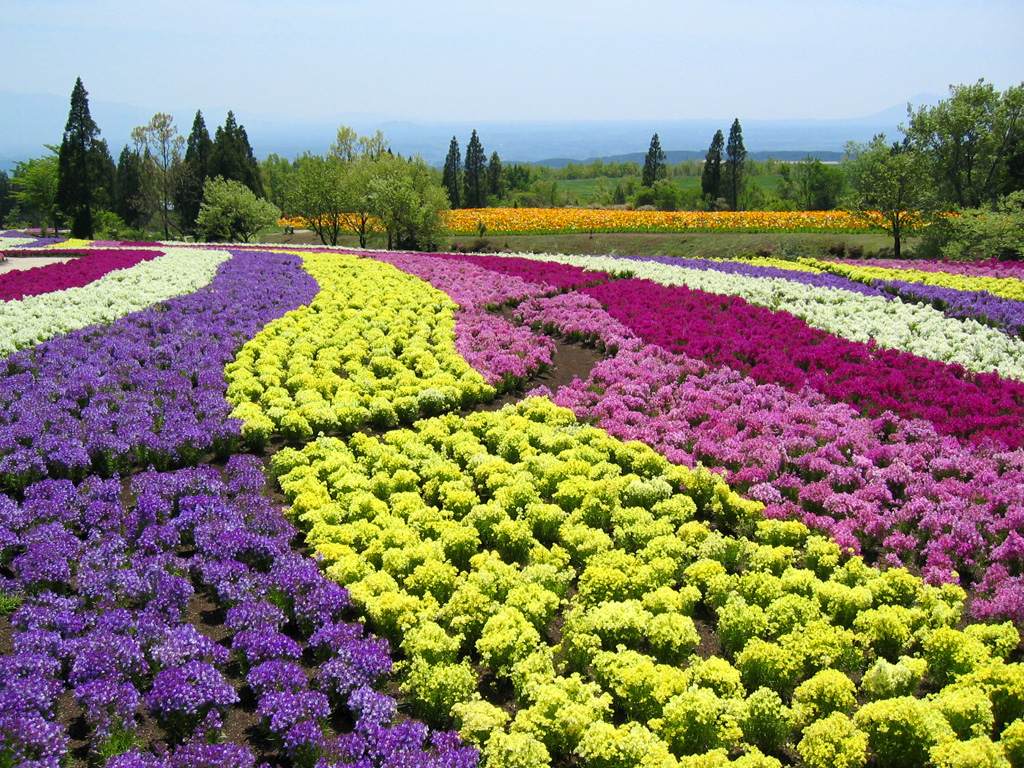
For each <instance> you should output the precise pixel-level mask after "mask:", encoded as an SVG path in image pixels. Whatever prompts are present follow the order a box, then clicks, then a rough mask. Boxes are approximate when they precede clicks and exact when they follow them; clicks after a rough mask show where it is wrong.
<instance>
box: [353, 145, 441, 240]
mask: <svg viewBox="0 0 1024 768" xmlns="http://www.w3.org/2000/svg"><path fill="white" fill-rule="evenodd" d="M372 167H373V169H374V175H373V177H372V178H371V179H370V180H369V200H370V202H371V208H372V211H373V214H374V215H375V216H376V217H377V218H378V219H380V221H381V224H382V225H383V226H384V231H385V232H386V234H387V242H388V248H393V247H397V248H407V249H413V250H429V249H431V248H436V247H437V244H438V242H440V239H441V234H442V233H443V231H444V218H443V214H444V212H445V211H446V210H448V196H447V194H446V193H445V191H444V189H443V188H442V187H441V186H440V185H439V184H438V183H437V182H436V180H435V176H434V172H433V171H432V169H431V168H429V167H428V166H427V164H426V163H424V162H423V161H422V160H420V159H419V158H417V159H415V160H409V161H406V160H401V159H395V158H386V159H381V160H380V161H378V162H376V163H373V166H372Z"/></svg>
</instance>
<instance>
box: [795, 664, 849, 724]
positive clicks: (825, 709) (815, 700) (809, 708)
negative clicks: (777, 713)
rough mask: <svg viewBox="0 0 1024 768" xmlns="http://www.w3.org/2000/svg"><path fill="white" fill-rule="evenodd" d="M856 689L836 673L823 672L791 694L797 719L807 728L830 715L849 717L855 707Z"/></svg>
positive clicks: (845, 677)
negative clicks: (809, 724)
mask: <svg viewBox="0 0 1024 768" xmlns="http://www.w3.org/2000/svg"><path fill="white" fill-rule="evenodd" d="M856 692H857V689H856V686H854V684H853V681H852V680H851V679H850V678H849V677H847V676H846V675H844V674H843V673H842V672H840V671H839V670H836V669H823V670H821V671H820V672H818V673H817V674H815V675H814V676H813V677H811V678H809V679H808V680H805V681H804V682H803V683H801V684H800V685H798V686H797V688H796V690H795V691H793V708H794V711H795V717H796V719H797V720H798V721H799V722H800V723H802V724H807V723H811V722H814V721H815V720H820V719H822V718H824V717H827V716H828V715H831V714H832V713H833V712H839V713H840V714H844V715H848V714H850V713H851V712H853V708H854V707H855V706H856V705H857V697H856Z"/></svg>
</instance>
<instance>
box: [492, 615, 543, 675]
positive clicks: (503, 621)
mask: <svg viewBox="0 0 1024 768" xmlns="http://www.w3.org/2000/svg"><path fill="white" fill-rule="evenodd" d="M540 644H541V640H540V633H538V632H537V629H536V628H535V627H534V626H533V624H531V623H530V622H529V621H528V620H527V618H526V617H525V616H523V614H522V613H520V612H519V611H517V610H516V609H515V608H509V607H505V608H501V609H500V610H498V612H497V613H495V614H494V615H493V616H491V617H490V618H489V619H488V620H487V623H486V624H484V628H483V631H482V632H481V633H480V639H479V640H477V641H476V650H477V653H479V654H480V660H481V661H482V662H483V663H484V664H485V665H486V666H488V667H489V668H490V669H491V670H492V671H494V673H495V674H497V675H499V676H507V675H508V674H509V672H511V670H512V665H513V664H515V663H516V662H517V661H519V660H520V659H523V658H525V657H526V656H528V655H529V654H530V653H531V652H532V651H533V650H534V649H536V648H537V647H538V646H540Z"/></svg>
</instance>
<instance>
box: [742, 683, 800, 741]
mask: <svg viewBox="0 0 1024 768" xmlns="http://www.w3.org/2000/svg"><path fill="white" fill-rule="evenodd" d="M740 728H741V729H742V730H743V738H744V740H745V741H747V742H748V743H750V744H754V745H756V746H757V747H760V748H761V749H764V750H767V751H768V752H778V751H779V749H781V748H782V746H783V745H784V744H785V743H786V742H787V741H788V740H789V734H790V730H791V729H792V721H791V713H790V711H789V708H788V707H786V706H785V705H784V704H783V703H782V699H781V698H780V697H779V694H777V693H776V692H775V691H771V690H769V689H767V688H758V689H757V690H756V691H754V692H753V693H752V694H750V696H749V697H748V698H747V700H746V701H745V702H744V704H743V712H742V715H741V716H740Z"/></svg>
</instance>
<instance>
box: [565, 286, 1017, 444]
mask: <svg viewBox="0 0 1024 768" xmlns="http://www.w3.org/2000/svg"><path fill="white" fill-rule="evenodd" d="M583 293H586V294H587V295H589V296H592V297H594V298H595V299H597V300H598V301H599V302H600V303H601V304H602V305H603V306H605V307H606V309H607V310H608V313H609V314H610V315H611V316H612V317H613V318H615V319H616V320H618V321H619V322H620V323H622V324H623V325H624V326H626V327H628V328H629V329H630V330H632V331H633V332H635V333H636V334H637V335H638V336H639V337H640V338H642V339H643V340H644V341H647V342H650V343H653V344H657V345H658V346H660V347H663V348H664V349H667V350H670V351H673V352H680V353H683V354H686V355H688V356H690V357H695V358H698V359H701V360H704V361H706V362H708V363H710V364H712V365H715V366H728V367H730V368H734V369H736V370H739V371H741V372H743V373H745V374H748V375H749V376H750V377H751V378H753V379H754V380H755V381H758V382H761V383H775V384H780V385H782V386H783V387H785V388H786V389H788V390H790V391H793V392H798V391H800V390H801V389H803V388H804V387H811V388H812V389H815V390H817V391H818V392H821V393H822V394H824V395H825V396H826V397H828V398H829V399H830V400H833V401H836V402H845V403H848V404H850V405H852V406H853V407H854V408H856V409H857V410H858V411H859V412H860V413H862V414H865V415H868V416H877V415H879V414H881V413H884V412H885V411H893V412H894V413H896V414H899V415H900V416H903V417H905V418H911V419H926V420H928V421H929V422H931V423H932V424H933V425H934V426H935V428H936V429H937V430H938V431H939V432H940V433H941V434H945V435H953V436H955V437H957V438H959V439H962V440H965V441H968V442H972V443H984V442H993V443H996V444H998V445H1000V446H1003V447H1009V448H1016V447H1019V446H1021V445H1024V383H1021V382H1015V381H1010V380H1007V379H1003V378H1000V377H999V376H997V375H996V374H972V373H969V372H968V371H966V370H964V369H963V368H962V367H960V366H957V365H949V364H946V363H940V362H936V361H933V360H926V359H924V358H920V357H916V356H914V355H910V354H907V353H905V352H898V351H896V350H889V349H879V348H878V347H875V346H874V345H871V344H862V343H858V342H854V341H848V340H846V339H840V338H838V337H836V336H833V335H831V334H828V333H825V332H824V331H820V330H818V329H815V328H811V327H810V326H808V325H807V324H806V323H805V322H803V321H802V320H800V319H799V318H797V317H794V316H793V315H790V314H788V313H786V312H773V311H771V310H769V309H765V308H762V307H756V306H753V305H751V304H748V303H747V302H745V301H743V300H742V299H740V298H737V297H728V296H718V295H712V294H709V293H704V292H702V291H695V290H691V289H689V288H685V287H668V286H662V285H658V284H656V283H653V282H650V281H647V280H617V281H614V282H612V283H607V284H604V285H597V286H593V287H589V288H585V289H583Z"/></svg>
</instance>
